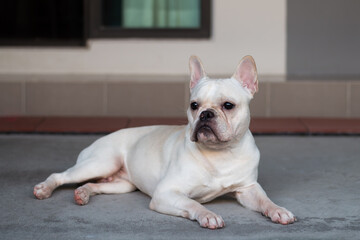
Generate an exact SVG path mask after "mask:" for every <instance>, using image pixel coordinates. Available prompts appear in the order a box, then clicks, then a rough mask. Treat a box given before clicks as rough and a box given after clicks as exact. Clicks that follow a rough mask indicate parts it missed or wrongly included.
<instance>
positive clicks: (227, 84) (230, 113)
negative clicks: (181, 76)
mask: <svg viewBox="0 0 360 240" xmlns="http://www.w3.org/2000/svg"><path fill="white" fill-rule="evenodd" d="M189 67H190V75H191V79H190V92H191V95H190V106H189V108H188V111H187V115H188V120H189V124H190V138H191V141H193V142H196V143H198V144H201V145H203V146H206V147H208V148H213V149H221V148H225V147H229V146H232V143H235V142H237V141H236V140H238V139H240V138H241V137H242V136H243V135H244V133H245V132H246V131H247V130H248V128H249V124H250V111H249V102H250V100H251V99H252V98H253V95H254V93H255V92H257V90H258V81H257V71H256V65H255V61H254V59H253V58H252V57H251V56H245V57H244V58H243V59H242V60H241V61H240V63H239V65H238V66H237V68H236V70H235V73H234V74H233V76H232V77H231V78H227V79H210V78H208V77H207V76H206V73H205V71H204V68H203V65H202V63H201V61H200V59H199V58H198V57H196V56H192V57H190V60H189Z"/></svg>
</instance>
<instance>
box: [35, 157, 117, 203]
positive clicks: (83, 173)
mask: <svg viewBox="0 0 360 240" xmlns="http://www.w3.org/2000/svg"><path fill="white" fill-rule="evenodd" d="M121 167H122V161H119V160H117V159H115V158H114V159H107V160H105V161H102V160H99V159H98V158H89V159H85V160H83V161H80V162H79V161H78V162H77V163H76V164H75V166H73V167H71V168H69V169H68V170H66V171H65V172H62V173H53V174H51V175H50V176H49V177H48V178H47V179H46V180H45V181H44V182H41V183H39V184H37V185H36V186H35V187H34V195H35V196H36V198H38V199H46V198H49V197H50V196H51V194H52V192H53V191H54V190H55V188H57V187H59V186H61V185H63V184H67V183H80V182H85V181H87V180H91V179H96V178H105V177H108V176H110V175H112V174H114V173H115V172H117V171H119V170H120V168H121Z"/></svg>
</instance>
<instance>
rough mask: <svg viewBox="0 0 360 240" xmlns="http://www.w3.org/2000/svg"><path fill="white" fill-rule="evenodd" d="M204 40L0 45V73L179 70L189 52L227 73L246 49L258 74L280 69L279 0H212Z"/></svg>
mask: <svg viewBox="0 0 360 240" xmlns="http://www.w3.org/2000/svg"><path fill="white" fill-rule="evenodd" d="M212 22H213V30H212V37H211V39H208V40H182V39H181V40H168V39H166V40H153V39H142V40H140V39H125V40H121V39H109V40H107V39H105V40H104V39H90V40H89V42H88V46H87V47H78V48H77V47H72V48H48V47H46V48H39V47H36V48H29V47H26V48H21V47H16V48H9V47H1V48H0V74H1V73H25V74H33V73H36V74H38V73H40V74H42V73H43V74H52V73H66V74H81V73H94V74H126V75H133V74H136V75H185V74H188V65H187V61H188V58H189V56H190V55H192V54H196V55H198V56H199V57H200V58H201V59H202V60H203V63H204V66H205V69H206V70H207V72H208V73H209V75H211V74H216V75H224V74H229V75H230V74H232V72H233V70H234V69H235V67H236V64H237V63H238V61H239V60H240V59H241V57H242V56H244V55H248V54H250V55H252V56H253V57H254V58H255V60H256V62H257V65H258V71H259V74H261V75H284V74H285V73H286V65H285V64H286V59H285V58H286V52H285V51H286V1H285V0H272V1H268V0H213V19H212Z"/></svg>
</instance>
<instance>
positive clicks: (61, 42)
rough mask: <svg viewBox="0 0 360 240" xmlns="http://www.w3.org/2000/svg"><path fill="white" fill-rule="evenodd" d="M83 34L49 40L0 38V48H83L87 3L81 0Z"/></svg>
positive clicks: (87, 34)
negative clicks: (78, 36) (77, 36)
mask: <svg viewBox="0 0 360 240" xmlns="http://www.w3.org/2000/svg"><path fill="white" fill-rule="evenodd" d="M82 5H83V34H82V37H81V38H68V39H50V38H0V47H7V46H8V47H37V46H39V47H78V46H79V47H83V46H86V43H87V40H88V36H89V20H88V19H90V18H89V2H88V0H82Z"/></svg>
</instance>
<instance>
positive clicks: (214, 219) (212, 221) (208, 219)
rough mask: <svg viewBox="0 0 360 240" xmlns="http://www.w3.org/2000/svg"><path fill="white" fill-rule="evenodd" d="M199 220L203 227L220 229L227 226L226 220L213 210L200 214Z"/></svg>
mask: <svg viewBox="0 0 360 240" xmlns="http://www.w3.org/2000/svg"><path fill="white" fill-rule="evenodd" d="M198 221H199V224H200V226H201V227H203V228H209V229H218V228H223V227H225V222H224V220H223V219H222V217H220V216H218V215H216V214H215V213H212V212H209V213H206V214H204V215H202V216H200V217H199V220H198Z"/></svg>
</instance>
